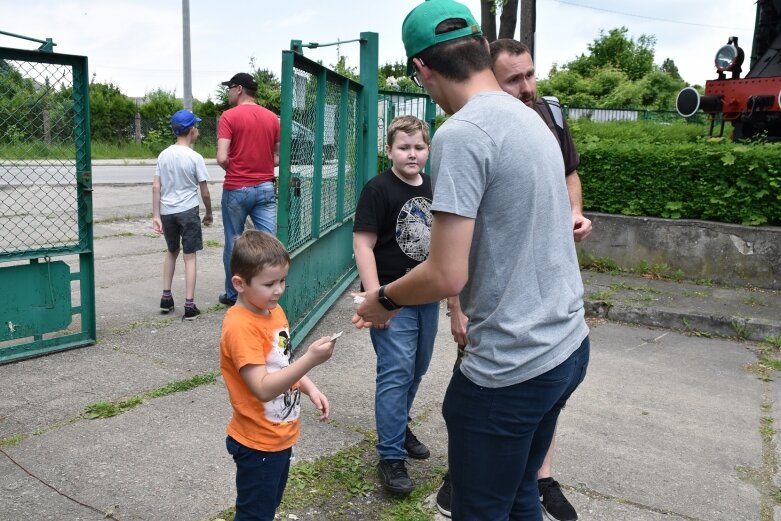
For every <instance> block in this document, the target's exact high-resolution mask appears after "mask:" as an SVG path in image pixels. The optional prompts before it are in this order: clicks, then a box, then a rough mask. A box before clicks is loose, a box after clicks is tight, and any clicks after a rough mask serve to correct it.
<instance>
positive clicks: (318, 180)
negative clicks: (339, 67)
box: [312, 69, 328, 239]
mask: <svg viewBox="0 0 781 521" xmlns="http://www.w3.org/2000/svg"><path fill="white" fill-rule="evenodd" d="M327 86H328V75H327V73H326V69H320V71H319V72H318V73H317V98H316V102H315V154H314V158H313V159H312V239H317V238H318V237H320V208H321V202H322V195H323V129H324V128H325V94H326V87H327Z"/></svg>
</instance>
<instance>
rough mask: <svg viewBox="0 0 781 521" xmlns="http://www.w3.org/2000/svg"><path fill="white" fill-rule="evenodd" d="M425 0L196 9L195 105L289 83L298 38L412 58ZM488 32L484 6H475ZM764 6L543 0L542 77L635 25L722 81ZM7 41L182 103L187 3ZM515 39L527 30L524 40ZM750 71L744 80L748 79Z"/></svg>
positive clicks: (204, 2)
mask: <svg viewBox="0 0 781 521" xmlns="http://www.w3.org/2000/svg"><path fill="white" fill-rule="evenodd" d="M418 3H419V0H378V1H373V0H282V1H267V0H255V1H253V0H244V1H243V2H238V3H234V2H223V1H217V0H190V26H191V29H190V35H191V48H192V89H193V96H194V97H195V98H197V99H200V100H205V99H206V98H207V97H208V96H211V97H212V99H214V98H215V96H214V92H215V91H216V89H217V86H218V84H219V83H220V82H221V81H224V80H227V79H229V78H230V77H231V76H232V75H233V74H234V73H236V72H239V71H246V70H248V69H249V62H250V59H251V58H254V59H255V62H256V63H257V65H258V67H260V68H267V69H271V70H272V71H274V72H275V73H276V74H277V75H279V71H280V68H281V51H282V50H284V49H288V48H289V46H290V40H291V39H297V40H303V41H304V42H320V43H329V42H336V41H337V40H342V41H344V40H352V39H354V38H358V37H359V35H360V33H361V32H363V31H372V32H377V33H379V44H380V56H379V61H380V64H382V63H386V62H389V61H398V60H402V59H404V56H405V55H404V46H403V45H402V42H401V23H402V21H403V20H404V17H405V16H406V14H407V13H408V12H409V11H410V10H411V9H412V8H413V7H414V6H415V5H417V4H418ZM463 3H464V4H466V5H467V6H468V7H469V8H470V9H471V10H472V13H473V14H474V15H475V18H476V19H477V20H478V22H479V19H480V18H479V17H480V4H479V0H465V1H464V2H463ZM755 15H756V4H755V1H754V0H655V1H652V2H627V1H625V0H566V1H565V0H537V34H536V46H537V49H536V65H537V70H538V76H539V77H541V78H544V77H546V76H547V75H548V72H549V70H550V68H551V65H552V64H554V63H558V64H563V63H567V62H569V61H571V60H572V59H574V58H576V57H577V56H578V55H580V54H582V53H585V52H587V51H588V48H587V46H588V44H589V43H591V42H592V41H593V40H594V39H595V38H597V37H598V36H599V31H600V30H604V31H605V32H607V31H608V30H610V29H612V28H616V27H622V26H623V27H627V28H628V29H629V35H630V36H631V37H632V38H635V39H637V38H638V37H639V36H640V35H642V34H647V35H653V36H655V37H656V47H655V51H656V52H655V55H656V62H657V63H658V64H661V63H662V61H663V60H664V59H665V58H671V59H673V60H674V61H675V64H676V65H677V66H678V68H679V70H680V72H681V75H682V76H683V78H684V80H686V81H687V82H688V83H690V84H704V82H705V80H708V79H714V78H715V77H716V73H715V68H714V67H713V58H714V56H715V53H716V51H717V50H718V48H719V47H720V46H722V45H724V44H725V43H726V42H727V38H728V37H729V36H738V37H739V42H740V45H741V47H743V48H744V50H745V51H746V56H747V58H746V62H748V56H749V55H750V52H751V43H752V37H753V26H754V18H755ZM0 31H5V32H10V33H14V34H20V35H24V36H29V37H33V38H37V39H45V38H52V39H53V40H54V42H55V43H56V44H57V46H56V47H55V51H56V52H60V53H65V54H78V55H85V56H87V57H88V58H89V71H90V76H92V75H93V74H94V75H95V80H96V81H99V82H111V83H114V84H115V85H117V86H119V88H120V89H121V90H122V92H123V93H125V94H126V95H128V96H143V95H144V94H146V93H147V92H150V91H153V90H156V89H158V88H162V89H164V90H167V91H173V92H175V93H176V95H177V96H179V97H181V96H182V95H183V75H182V1H181V0H59V1H53V0H0ZM516 37H517V30H516ZM37 45H38V44H36V43H34V42H30V41H26V40H21V39H17V38H11V37H8V36H4V35H0V46H3V47H16V48H22V49H35V48H37ZM338 52H339V53H341V54H342V55H344V56H345V57H346V58H347V60H348V64H351V65H354V66H357V64H358V58H359V45H358V44H357V43H348V44H343V45H341V46H340V48H339V50H338V51H337V47H328V48H321V49H317V50H311V51H310V50H307V51H305V54H306V55H307V56H308V57H310V58H312V59H314V60H322V61H323V63H325V64H326V65H329V64H333V63H336V61H337V56H338V54H337V53H338ZM747 69H748V68H747V67H746V68H744V71H747Z"/></svg>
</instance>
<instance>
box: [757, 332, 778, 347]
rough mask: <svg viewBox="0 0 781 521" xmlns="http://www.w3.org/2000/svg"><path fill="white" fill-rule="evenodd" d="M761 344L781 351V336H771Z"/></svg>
mask: <svg viewBox="0 0 781 521" xmlns="http://www.w3.org/2000/svg"><path fill="white" fill-rule="evenodd" d="M761 344H762V345H763V346H767V347H774V348H776V349H781V335H771V336H768V337H765V339H764V340H763V341H762V342H761Z"/></svg>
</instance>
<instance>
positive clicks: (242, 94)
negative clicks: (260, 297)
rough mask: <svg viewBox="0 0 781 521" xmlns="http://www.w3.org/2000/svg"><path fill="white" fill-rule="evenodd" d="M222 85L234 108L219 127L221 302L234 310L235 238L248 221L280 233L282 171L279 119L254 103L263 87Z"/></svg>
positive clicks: (237, 80) (239, 81) (250, 82)
mask: <svg viewBox="0 0 781 521" xmlns="http://www.w3.org/2000/svg"><path fill="white" fill-rule="evenodd" d="M222 85H224V86H226V87H228V102H229V103H230V105H231V108H230V109H228V110H226V111H225V112H223V113H222V116H221V117H220V122H219V124H218V125H217V163H218V164H219V165H220V166H221V167H222V169H223V170H225V182H224V184H223V190H222V225H223V228H224V231H225V248H224V249H223V253H222V263H223V266H224V268H225V293H223V294H222V295H220V298H219V301H220V303H222V304H226V305H228V306H232V305H233V304H234V303H235V302H236V290H235V289H234V288H233V284H232V283H231V272H230V257H231V252H232V251H233V243H234V241H235V240H236V237H238V236H240V235H241V234H242V233H244V222H245V221H246V220H247V216H249V217H250V218H251V219H252V224H253V226H254V227H255V229H256V230H260V231H265V232H268V233H271V234H276V232H277V198H276V193H275V191H274V182H275V177H274V175H275V174H274V167H276V166H278V165H279V118H278V117H277V115H276V114H274V113H273V112H271V111H270V110H268V109H266V108H264V107H261V106H260V105H258V104H257V103H255V93H256V92H257V90H258V84H257V82H256V81H255V78H253V77H252V75H250V74H247V73H246V72H240V73H238V74H236V75H234V76H233V77H232V78H231V79H230V80H228V81H224V82H222Z"/></svg>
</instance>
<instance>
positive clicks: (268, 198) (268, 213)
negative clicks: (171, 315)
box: [222, 181, 277, 300]
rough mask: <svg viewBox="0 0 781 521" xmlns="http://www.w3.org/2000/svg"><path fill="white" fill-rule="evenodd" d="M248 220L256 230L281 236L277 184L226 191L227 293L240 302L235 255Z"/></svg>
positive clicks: (224, 252) (223, 210)
mask: <svg viewBox="0 0 781 521" xmlns="http://www.w3.org/2000/svg"><path fill="white" fill-rule="evenodd" d="M247 216H249V217H250V218H251V219H252V225H253V226H254V227H255V229H256V230H260V231H264V232H269V233H270V234H272V235H275V234H276V233H277V197H276V195H275V194H274V183H272V182H271V181H266V182H265V183H261V184H259V185H256V186H248V187H245V188H237V189H236V190H223V192H222V225H223V227H224V228H225V248H224V249H223V250H222V264H223V266H224V268H225V293H226V294H227V295H228V298H229V299H231V300H236V290H235V289H234V288H233V283H232V282H231V276H232V275H233V274H232V273H231V252H232V251H233V243H234V242H236V238H237V237H238V236H240V235H241V234H242V233H244V223H245V222H246V220H247Z"/></svg>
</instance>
